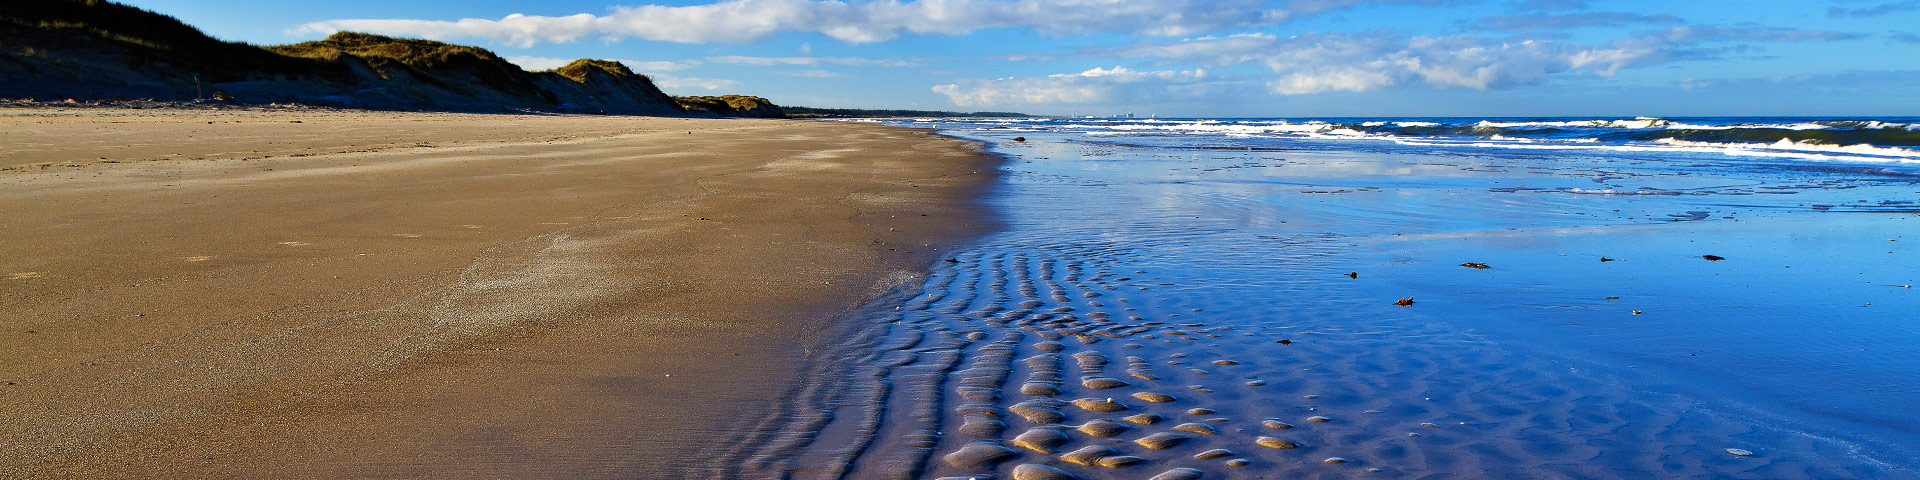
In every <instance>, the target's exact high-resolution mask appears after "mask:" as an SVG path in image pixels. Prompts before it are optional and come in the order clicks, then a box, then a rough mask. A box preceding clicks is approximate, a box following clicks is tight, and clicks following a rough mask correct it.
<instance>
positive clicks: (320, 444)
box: [0, 109, 1004, 478]
mask: <svg viewBox="0 0 1920 480" xmlns="http://www.w3.org/2000/svg"><path fill="white" fill-rule="evenodd" d="M56 113H57V115H55V114H56ZM0 122H7V123H9V124H11V125H9V128H8V129H6V130H7V131H9V132H12V133H8V134H6V136H7V137H8V138H6V140H7V144H8V145H12V146H13V147H10V149H9V151H8V152H6V155H5V156H4V157H0V158H4V161H0V167H9V168H14V169H13V170H8V171H0V185H4V186H5V187H4V188H0V192H3V193H0V211H4V212H7V217H8V222H7V228H6V229H4V230H0V236H4V237H5V238H4V240H5V241H4V242H0V245H5V246H0V253H4V254H0V259H5V260H4V262H5V263H6V265H4V267H5V270H6V271H5V272H0V273H5V274H7V275H8V278H7V279H5V280H4V281H5V282H6V283H5V284H4V285H5V288H4V294H3V295H0V308H3V309H5V310H7V311H12V312H21V313H20V314H19V315H18V316H15V317H14V318H10V319H5V320H0V334H3V335H5V337H6V338H7V339H8V340H7V343H8V344H11V345H19V346H20V348H10V349H7V353H5V354H4V355H6V356H7V357H8V358H5V359H4V361H0V365H6V366H7V368H6V370H7V371H5V372H0V377H5V378H0V380H6V381H11V382H15V384H14V385H8V386H6V387H4V389H0V399H4V400H5V401H3V402H0V409H4V410H6V412H5V413H6V414H7V416H8V417H10V418H16V419H20V420H19V421H16V422H11V423H10V424H9V425H7V426H6V427H4V428H5V429H6V434H5V435H4V436H6V437H10V438H14V439H19V441H17V442H16V443H12V444H9V445H6V446H5V447H4V448H5V450H6V451H5V452H4V453H5V455H0V457H4V458H7V459H9V460H8V461H6V462H5V463H4V464H0V477H8V478H13V477H36V478H47V477H52V478H60V477H84V476H101V475H107V476H177V475H181V474H188V473H191V474H192V475H194V476H202V477H259V476H275V477H307V478H340V477H368V476H454V477H472V476H528V475H538V476H567V477H605V476H622V475H625V476H631V475H634V474H639V473H644V472H656V473H658V472H660V471H662V469H665V470H667V471H672V470H674V469H676V468H696V467H697V466H696V465H692V464H695V463H698V462H701V461H702V460H704V459H706V457H703V456H702V455H703V454H707V453H711V452H712V451H714V450H716V449H721V448H725V447H726V445H723V444H716V443H714V442H716V441H719V440H724V438H723V437H724V435H725V434H726V433H727V429H728V428H736V427H738V426H739V425H740V424H741V422H742V419H746V418H754V417H756V416H757V415H756V414H758V413H764V412H763V411H761V410H755V409H768V408H772V407H771V405H772V404H773V403H774V402H776V401H778V400H780V395H782V394H784V393H786V392H785V391H783V390H781V388H780V387H784V386H786V385H789V384H791V382H793V380H794V379H795V377H793V376H792V375H791V374H792V373H794V372H796V371H797V370H798V369H799V368H800V364H801V363H803V362H802V360H803V356H804V355H805V353H804V352H803V351H802V349H801V348H795V347H801V346H803V344H805V343H808V342H809V340H808V334H809V333H810V332H822V331H827V330H826V329H830V328H832V327H831V325H830V324H828V320H829V319H833V318H836V315H843V314H845V313H847V312H850V311H852V309H854V308H857V307H859V306H861V305H862V304H864V303H865V300H867V299H868V298H870V297H872V296H873V295H877V294H881V293H884V292H885V291H886V289H887V288H888V287H890V286H893V285H896V284H899V283H902V282H913V281H917V280H916V279H917V278H924V270H925V269H926V268H927V265H929V264H930V263H932V262H934V261H936V259H937V255H939V253H938V252H936V251H934V250H932V249H936V248H940V247H942V246H944V245H950V244H952V243H953V242H955V241H959V240H963V239H966V238H972V237H974V236H977V235H979V234H981V233H982V232H985V231H988V230H990V229H992V228H993V226H992V224H991V221H990V219H988V218H987V214H986V210H985V209H984V208H983V206H982V205H980V204H979V203H978V202H979V195H980V194H981V193H982V192H981V189H983V188H986V186H987V185H988V184H989V183H990V182H991V181H992V179H993V178H994V175H993V174H992V172H993V170H992V168H991V167H992V166H993V165H995V164H997V163H998V162H1001V161H1004V160H1003V159H1002V158H1001V157H998V156H995V155H992V154H988V153H984V152H982V151H980V149H979V147H978V146H977V144H975V143H973V142H967V141H963V140H958V139H952V138H948V137H942V136H935V135H930V134H929V133H928V132H922V131H916V130H910V129H901V128H892V127H878V126H871V125H859V124H845V123H823V122H804V121H780V120H738V119H689V118H648V117H605V116H553V115H538V116H523V115H489V114H419V113H388V112H341V111H320V112H314V111H295V112H279V111H266V112H262V111H231V110H218V111H178V110H105V111H103V110H96V109H88V110H86V111H77V112H76V111H69V112H54V111H49V110H47V109H5V110H0ZM111 122H123V123H111ZM209 122H211V123H209ZM295 122H297V123H295ZM128 125H135V127H133V128H131V129H130V128H129V127H128ZM98 157H106V158H98ZM42 164H45V165H42ZM29 331H31V332H32V333H27V332H29Z"/></svg>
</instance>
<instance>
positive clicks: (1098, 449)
mask: <svg viewBox="0 0 1920 480" xmlns="http://www.w3.org/2000/svg"><path fill="white" fill-rule="evenodd" d="M1116 455H1120V451H1119V450H1114V449H1113V447H1109V446H1106V445H1088V446H1085V447H1080V449H1079V450H1074V451H1071V452H1067V453H1066V454H1065V455H1061V456H1060V460H1061V461H1065V462H1067V463H1071V464H1074V465H1082V466H1093V465H1094V464H1096V463H1100V459H1102V458H1107V457H1112V456H1116Z"/></svg>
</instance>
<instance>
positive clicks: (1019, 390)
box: [736, 245, 1878, 479]
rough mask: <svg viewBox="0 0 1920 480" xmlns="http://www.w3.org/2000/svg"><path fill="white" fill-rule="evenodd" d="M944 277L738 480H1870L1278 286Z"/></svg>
mask: <svg viewBox="0 0 1920 480" xmlns="http://www.w3.org/2000/svg"><path fill="white" fill-rule="evenodd" d="M1309 257H1312V256H1311V255H1309V256H1305V257H1302V258H1309ZM954 260H958V262H957V263H955V262H941V263H940V264H939V265H937V266H936V267H935V268H934V272H933V274H932V275H931V277H930V278H929V279H928V280H927V281H926V282H925V283H924V284H923V285H922V287H921V288H920V289H919V290H917V291H907V292H902V293H901V294H899V295H897V296H895V297H892V298H888V299H885V300H882V301H881V302H878V303H876V305H874V308H872V309H871V310H870V312H871V313H869V314H867V318H868V321H866V322H864V323H862V325H864V326H865V327H864V328H862V329H860V331H858V332H856V333H852V334H848V335H846V336H839V337H834V338H832V339H831V340H832V341H823V348H829V345H838V346H839V347H838V348H840V349H841V353H839V354H837V355H838V356H834V357H833V359H832V361H827V362H822V367H821V368H819V369H818V371H819V373H820V374H821V375H824V376H826V377H824V378H834V379H838V380H834V381H822V382H817V383H816V384H813V385H812V386H810V387H807V388H805V389H803V390H802V391H798V392H796V393H795V395H794V398H793V399H792V406H791V408H788V409H785V410H783V411H780V412H777V413H776V414H775V415H773V416H772V417H771V418H767V419H762V420H761V421H762V422H764V423H763V424H762V425H761V427H760V428H759V431H761V432H764V433H761V434H759V435H760V437H757V438H743V439H742V443H741V445H746V447H744V448H745V449H746V450H743V451H742V452H736V455H738V456H740V457H741V458H740V459H739V460H741V462H740V463H736V464H745V465H748V466H749V467H750V468H747V469H744V470H742V471H741V472H738V473H737V475H738V476H739V478H769V477H774V476H787V477H793V478H947V477H951V478H1029V476H1032V477H1031V478H1082V479H1104V478H1116V479H1117V478H1146V477H1156V478H1160V477H1164V478H1196V477H1195V476H1199V475H1204V478H1276V477H1285V478H1349V477H1353V476H1356V475H1366V474H1380V475H1383V477H1382V478H1387V477H1391V478H1406V477H1414V478H1489V477H1491V478H1653V477H1663V478H1675V477H1688V478H1702V477H1715V478H1840V477H1853V476H1859V475H1861V474H1866V473H1870V472H1874V471H1877V470H1874V469H1875V468H1878V467H1874V466H1866V465H1857V464H1850V463H1849V462H1853V461H1854V460H1852V459H1851V458H1849V457H1848V454H1849V451H1848V447H1847V445H1846V444H1844V443H1841V442H1838V441H1833V440H1828V439H1822V438H1815V437H1809V436H1806V435H1804V434H1801V433H1797V432H1781V431H1773V430H1768V429H1764V428H1758V427H1752V426H1749V425H1748V423H1747V422H1742V421H1740V420H1739V419H1738V418H1731V417H1729V416H1728V415H1724V414H1720V413H1714V412H1712V411H1709V410H1707V409H1702V408H1698V406H1697V405H1692V404H1690V403H1689V402H1688V401H1684V400H1683V399H1681V398H1679V397H1663V396H1660V395H1649V394H1647V393H1646V392H1628V391H1625V390H1623V389H1622V388H1620V387H1618V386H1617V382H1615V381H1613V380H1611V379H1608V378H1601V377H1597V376H1591V375H1589V374H1586V373H1584V371H1585V370H1583V369H1581V368H1580V367H1579V366H1577V365H1568V364H1564V363H1561V362H1562V361H1561V360H1556V359H1548V358H1536V357H1531V356H1526V355H1520V354H1515V353H1511V352H1507V351H1504V350H1502V349H1501V348H1499V347H1498V346H1496V345H1493V344H1490V343H1489V342H1486V341H1484V340H1482V339H1480V338H1478V337H1476V336H1474V335H1472V334H1470V333H1467V332H1462V331H1459V329H1457V328H1454V327H1450V326H1446V325H1444V324H1407V323H1402V322H1401V321H1400V320H1398V319H1359V318H1352V317H1353V315H1352V314H1351V313H1348V312H1349V311H1350V310H1349V308H1348V307H1349V303H1348V302H1350V301H1357V300H1356V299H1341V298H1335V297H1329V296H1322V297H1306V296H1302V295H1303V294H1299V293H1289V292H1288V291H1287V290H1289V289H1291V288H1290V287H1288V284H1286V283H1280V284H1276V285H1277V287H1276V290H1275V292H1274V294H1273V295H1270V296H1264V297H1259V298H1253V297H1249V296H1247V295H1224V294H1207V293H1205V292H1208V291H1211V290H1213V289H1194V288H1186V286H1182V285H1178V284H1175V283H1174V282H1169V281H1167V280H1168V279H1166V278H1158V277H1157V276H1156V275H1154V274H1149V273H1145V272H1146V270H1143V269H1139V268H1132V267H1129V266H1128V265H1129V264H1131V263H1132V262H1144V261H1145V260H1143V259H1140V258H1135V257H1132V256H1130V255H1129V254H1128V252H1127V251H1126V249H1124V248H1114V247H1101V246H1059V245H1056V246H1048V247H1045V248H1034V247H984V248H979V249H976V250H974V251H972V252H969V253H966V254H963V255H956V256H954ZM1162 290H1177V291H1180V292H1183V293H1178V294H1174V293H1162ZM1194 292H1202V293H1194ZM1213 312H1220V313H1213ZM1281 340H1286V342H1285V343H1282V342H1280V341H1281ZM1113 359H1122V360H1121V361H1119V362H1116V361H1114V360H1113ZM1069 373H1072V374H1077V375H1072V376H1069ZM1076 377H1077V378H1078V380H1080V381H1078V382H1069V381H1066V380H1067V379H1068V378H1076ZM1649 399H1655V400H1663V399H1664V400H1671V401H1670V402H1663V401H1650V400H1649ZM1770 445H1771V446H1774V447H1777V448H1769V446H1770ZM1728 448H1736V449H1741V450H1742V451H1749V452H1759V453H1755V454H1754V455H1751V456H1742V455H1734V454H1729V453H1727V449H1728ZM1038 467H1045V468H1038ZM1060 475H1071V477H1065V476H1060Z"/></svg>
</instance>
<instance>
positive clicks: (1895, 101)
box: [124, 0, 1920, 117]
mask: <svg viewBox="0 0 1920 480" xmlns="http://www.w3.org/2000/svg"><path fill="white" fill-rule="evenodd" d="M124 3H127V4H130V5H134V6H138V7H141V8H146V9H149V10H153V11H156V12H160V13H163V14H168V15H172V16H174V17H176V18H179V19H181V20H182V21H185V22H187V23H188V24H191V25H194V26H197V27H200V28H201V29H202V30H204V31H206V32H207V33H208V34H211V35H213V36H215V37H218V38H222V39H226V40H235V41H245V42H250V43H256V44H280V43H293V42H298V41H305V40H313V39H318V38H322V37H324V36H326V34H327V33H330V32H332V31H337V30H353V31H366V32H373V33H381V34H388V35H395V36H406V37H420V38H429V39H435V40H442V41H447V42H453V43H461V44H470V45H479V46H483V47H486V48H489V49H491V50H493V51H495V52H496V53H499V54H500V55H501V56H502V57H506V58H508V59H510V60H512V61H514V62H516V63H519V64H521V65H522V66H523V67H527V68H528V69H530V70H537V69H545V68H553V67H556V66H559V65H561V64H564V63H565V62H566V61H568V60H571V59H574V58H602V59H614V60H620V61H623V62H626V63H627V64H628V65H629V66H631V67H633V68H634V70H636V71H639V72H642V73H646V74H649V75H651V76H653V77H654V78H655V79H656V81H657V82H658V83H659V84H660V85H661V86H662V88H663V89H665V90H667V92H668V93H672V94H676V95H703V94H721V93H743V94H752V95H760V96H764V97H768V98H770V99H772V100H773V101H774V102H776V103H779V104H782V105H805V106H819V107H851V108H912V109H936V110H961V111H979V110H994V111H1019V112H1028V113H1039V114H1084V115H1110V114H1119V113H1133V114H1136V115H1140V116H1146V115H1159V116H1163V117H1167V116H1294V117H1297V116H1490V115H1498V116H1565V115H1606V116H1640V115H1646V116H1686V115H1883V116H1884V115H1920V0H1800V1H1776V0H1750V1H1715V0H1665V1H1604V0H1280V1H1269V0H881V1H871V0H839V1H818V0H723V1H714V0H701V1H658V0H655V1H653V2H621V1H619V0H613V1H608V0H547V1H542V2H525V1H502V0H468V1H437V2H410V1H396V0H381V1H374V0H332V1H328V2H261V1H257V0H131V1H126V2H124Z"/></svg>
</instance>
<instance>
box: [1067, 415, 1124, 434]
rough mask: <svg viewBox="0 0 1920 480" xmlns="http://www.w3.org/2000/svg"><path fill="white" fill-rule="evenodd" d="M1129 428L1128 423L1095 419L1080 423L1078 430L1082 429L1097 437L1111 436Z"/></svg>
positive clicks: (1082, 431)
mask: <svg viewBox="0 0 1920 480" xmlns="http://www.w3.org/2000/svg"><path fill="white" fill-rule="evenodd" d="M1128 428H1129V427H1127V424H1124V423H1120V422H1116V421H1112V420H1106V419H1095V420H1089V421H1087V423H1085V424H1082V425H1080V426H1079V427H1078V430H1080V433H1085V434H1087V435H1092V436H1095V437H1111V436H1114V435H1119V434H1120V433H1121V432H1125V431H1127V429H1128Z"/></svg>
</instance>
